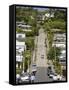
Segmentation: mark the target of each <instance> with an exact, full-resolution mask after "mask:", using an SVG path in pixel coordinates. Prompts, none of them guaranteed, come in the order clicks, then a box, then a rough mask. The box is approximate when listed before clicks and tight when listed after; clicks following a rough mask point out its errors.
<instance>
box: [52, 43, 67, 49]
mask: <svg viewBox="0 0 69 90" xmlns="http://www.w3.org/2000/svg"><path fill="white" fill-rule="evenodd" d="M54 46H55V47H59V48H65V47H66V45H65V44H63V43H53V44H52V47H54Z"/></svg>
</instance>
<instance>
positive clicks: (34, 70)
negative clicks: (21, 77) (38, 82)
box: [32, 64, 37, 75]
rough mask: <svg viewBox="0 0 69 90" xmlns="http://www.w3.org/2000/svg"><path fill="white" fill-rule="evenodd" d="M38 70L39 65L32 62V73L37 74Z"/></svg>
mask: <svg viewBox="0 0 69 90" xmlns="http://www.w3.org/2000/svg"><path fill="white" fill-rule="evenodd" d="M36 72H37V65H36V64H32V73H33V74H34V75H35V73H36Z"/></svg>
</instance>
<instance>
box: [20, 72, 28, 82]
mask: <svg viewBox="0 0 69 90" xmlns="http://www.w3.org/2000/svg"><path fill="white" fill-rule="evenodd" d="M20 78H21V81H22V82H29V73H23V74H21V77H20Z"/></svg>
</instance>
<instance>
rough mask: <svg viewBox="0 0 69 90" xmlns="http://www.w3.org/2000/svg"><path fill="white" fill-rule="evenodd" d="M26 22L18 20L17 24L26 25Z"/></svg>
mask: <svg viewBox="0 0 69 90" xmlns="http://www.w3.org/2000/svg"><path fill="white" fill-rule="evenodd" d="M25 24H26V23H25V22H24V21H17V22H16V26H18V25H25Z"/></svg>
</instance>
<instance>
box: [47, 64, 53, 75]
mask: <svg viewBox="0 0 69 90" xmlns="http://www.w3.org/2000/svg"><path fill="white" fill-rule="evenodd" d="M51 72H52V70H51V66H48V68H47V75H48V76H49V75H50V73H51Z"/></svg>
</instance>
